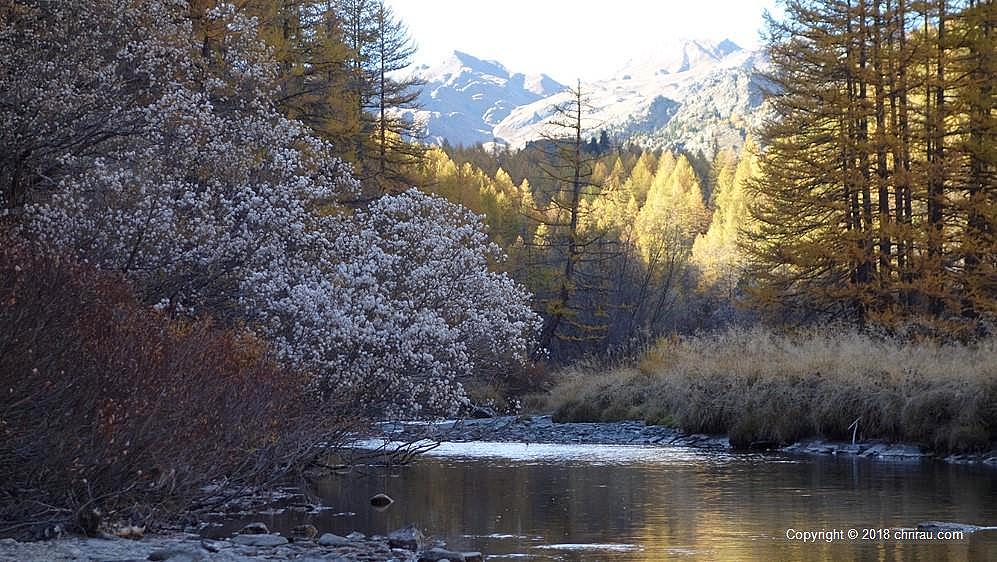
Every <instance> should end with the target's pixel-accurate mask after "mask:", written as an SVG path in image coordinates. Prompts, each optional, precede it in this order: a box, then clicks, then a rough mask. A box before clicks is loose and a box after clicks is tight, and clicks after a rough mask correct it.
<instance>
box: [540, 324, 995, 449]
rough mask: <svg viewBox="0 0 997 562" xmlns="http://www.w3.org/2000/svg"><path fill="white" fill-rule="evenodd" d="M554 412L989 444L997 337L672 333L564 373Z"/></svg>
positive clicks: (758, 434)
mask: <svg viewBox="0 0 997 562" xmlns="http://www.w3.org/2000/svg"><path fill="white" fill-rule="evenodd" d="M548 407H549V408H552V409H553V410H554V411H555V418H556V419H558V420H561V421H611V420H618V419H642V420H644V421H646V422H647V423H650V424H662V425H669V426H674V427H678V428H681V429H682V430H684V431H688V432H697V433H717V434H718V433H726V434H728V435H729V436H730V439H731V443H732V444H733V445H735V446H748V445H750V444H751V443H752V442H756V441H774V442H778V443H791V442H793V441H796V440H799V439H802V438H807V437H822V438H827V439H840V440H846V439H850V438H851V430H850V429H849V425H851V423H852V422H853V421H854V420H855V419H857V418H861V420H860V422H859V437H860V438H862V439H883V440H887V441H904V442H911V443H918V444H921V445H924V446H925V447H928V448H930V449H932V450H936V451H939V452H956V451H977V450H983V449H985V448H988V447H992V446H993V441H994V435H995V429H997V339H995V338H990V339H986V340H981V341H978V342H975V343H973V344H959V343H937V342H932V341H918V342H911V341H905V340H902V339H900V338H891V337H885V336H874V335H868V334H863V333H860V332H858V331H856V330H853V329H848V328H842V327H839V326H830V327H827V326H825V327H822V328H813V329H810V330H807V331H803V332H798V333H794V334H780V333H776V332H773V331H770V330H766V329H763V328H753V329H732V330H729V331H726V332H719V333H713V334H706V335H699V336H691V337H683V338H666V339H663V340H661V341H659V342H658V343H657V344H656V345H654V346H652V347H651V348H650V349H649V350H648V351H647V352H646V353H644V354H643V355H642V356H641V357H640V358H639V359H638V360H637V361H634V362H632V364H630V365H617V366H601V365H598V364H595V363H586V364H582V365H578V366H574V367H571V368H569V369H567V370H566V371H564V372H562V373H561V379H560V382H559V383H558V384H557V385H556V386H555V387H554V389H553V390H552V391H551V393H550V396H549V398H548Z"/></svg>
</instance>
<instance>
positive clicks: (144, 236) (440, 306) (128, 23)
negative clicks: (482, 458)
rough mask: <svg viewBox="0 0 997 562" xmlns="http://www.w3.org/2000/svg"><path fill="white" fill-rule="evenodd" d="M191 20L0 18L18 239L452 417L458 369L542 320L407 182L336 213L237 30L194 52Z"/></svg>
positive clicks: (63, 12)
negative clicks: (19, 206) (398, 191)
mask: <svg viewBox="0 0 997 562" xmlns="http://www.w3.org/2000/svg"><path fill="white" fill-rule="evenodd" d="M0 10H4V8H0ZM189 10H190V7H189V6H188V4H187V3H186V2H182V1H178V0H177V1H174V0H153V1H150V2H143V3H138V4H136V3H121V2H116V1H113V0H84V1H81V2H75V1H74V2H70V1H68V0H66V1H57V2H23V3H18V4H17V6H16V9H15V10H7V11H4V12H3V13H2V16H3V17H4V18H8V19H9V20H10V21H11V22H12V24H13V25H10V26H5V27H4V28H2V29H0V55H3V57H2V59H0V85H2V86H3V91H4V92H11V96H12V97H11V98H10V99H12V100H13V101H14V102H15V103H13V104H5V105H3V106H0V125H3V126H4V128H3V130H2V131H0V148H2V149H3V150H2V151H0V158H3V159H4V160H3V161H2V162H0V164H2V166H0V172H3V173H4V174H6V173H7V171H9V170H17V171H18V172H17V174H19V175H18V176H17V177H13V179H12V180H11V181H9V182H8V181H4V185H5V187H6V186H12V187H9V188H8V191H9V193H10V200H11V201H14V202H15V203H16V202H17V201H22V200H25V199H26V200H27V201H28V202H29V204H28V205H27V207H26V210H27V212H26V214H25V217H26V220H25V223H24V224H25V230H26V231H27V232H28V233H30V234H32V235H33V236H34V237H35V238H36V239H37V240H40V241H42V242H43V243H45V244H47V245H49V246H51V247H55V248H59V249H60V250H61V251H70V252H72V253H73V255H75V256H76V257H79V258H81V259H83V260H86V261H88V262H90V263H91V264H94V265H96V266H98V267H100V268H102V269H105V270H113V271H117V272H120V273H122V274H125V275H126V276H128V277H129V278H130V279H132V280H134V281H136V282H137V283H136V285H137V287H139V289H140V291H141V295H142V297H143V300H144V301H145V302H146V303H148V304H153V305H156V306H157V307H158V308H161V309H165V310H168V311H172V312H176V313H183V314H188V315H198V314H209V315H212V316H214V317H216V318H221V319H224V320H226V321H229V322H238V323H245V324H247V325H248V326H251V327H254V328H256V329H257V330H258V332H259V333H260V334H261V335H263V336H266V337H268V338H269V339H271V340H272V341H273V343H274V344H275V347H276V348H277V350H278V351H279V353H280V355H281V357H282V360H283V361H285V363H286V365H288V366H290V367H293V368H294V369H296V370H302V371H306V372H308V373H311V374H312V375H313V377H314V382H313V384H312V385H311V388H312V390H313V391H315V392H317V393H319V394H320V395H322V396H325V397H328V398H330V399H335V400H343V401H351V403H350V407H359V408H362V409H364V410H366V411H367V412H369V413H377V414H383V413H401V412H405V413H411V412H443V411H449V410H452V409H454V408H455V407H457V406H459V405H460V404H461V403H462V401H463V400H464V398H463V391H462V388H461V386H460V384H459V380H460V379H461V378H463V377H466V376H468V375H469V374H470V373H472V372H473V371H475V370H476V369H494V368H496V366H497V365H501V364H502V363H503V362H504V361H508V360H521V359H523V358H524V357H525V355H526V353H527V348H528V347H529V346H530V344H531V343H530V342H531V338H532V333H533V332H534V331H535V329H536V327H537V324H538V320H537V317H536V316H535V315H534V314H533V313H532V312H531V311H530V309H529V307H528V302H529V298H528V294H527V293H526V292H525V291H524V290H523V289H522V288H520V287H518V286H516V285H515V284H514V283H513V282H512V281H511V280H510V279H509V278H508V277H506V276H504V275H500V274H496V273H493V272H490V271H489V270H488V263H489V261H490V260H496V259H498V258H499V257H500V255H499V254H500V252H499V250H498V248H497V247H496V246H494V245H493V244H490V243H488V241H487V238H486V235H485V233H484V229H483V226H482V224H481V221H480V219H479V218H478V217H476V216H474V215H473V214H471V213H470V212H468V211H467V210H466V209H464V208H463V207H460V206H458V205H454V204H451V203H447V202H446V201H444V200H442V199H438V198H433V197H429V196H426V195H423V194H421V193H418V192H414V191H413V192H411V193H407V194H404V195H399V196H391V197H385V198H383V199H381V200H379V201H376V202H375V203H373V204H372V205H371V206H370V207H369V208H367V209H363V210H360V211H358V212H356V213H355V214H352V215H351V214H350V213H348V212H346V211H345V210H344V209H342V208H339V207H338V206H337V204H336V201H337V200H338V199H340V198H342V196H343V195H344V194H349V193H352V192H353V191H355V190H356V189H357V188H358V184H357V181H356V180H355V179H354V178H353V176H352V174H351V173H350V170H349V167H348V166H347V165H345V164H344V163H343V162H342V161H340V160H339V159H337V158H336V157H335V156H334V152H333V150H332V147H331V146H330V145H329V144H328V143H326V142H324V141H322V140H319V139H317V138H315V137H314V136H313V135H312V134H311V131H310V130H308V129H307V127H305V126H303V125H302V124H301V123H299V122H297V121H294V120H291V119H287V118H286V117H284V116H283V115H281V114H280V113H279V112H278V111H276V110H275V109H274V103H273V99H274V97H273V96H274V92H272V91H271V84H272V83H273V77H274V63H273V60H272V59H271V57H270V56H269V53H268V52H267V51H266V49H264V48H263V47H261V45H263V43H262V42H261V41H259V40H258V38H257V37H256V35H255V30H254V22H253V21H252V20H250V19H246V18H244V17H242V16H241V15H240V14H239V13H238V12H237V11H236V10H234V9H233V8H231V7H230V6H225V5H222V6H220V7H219V8H217V9H214V10H212V11H211V12H209V13H208V14H207V16H205V17H206V18H208V19H210V20H212V25H213V26H214V27H215V28H218V29H224V30H225V33H222V34H220V37H217V38H215V40H216V41H217V42H218V44H217V45H215V46H214V47H213V48H212V50H211V54H210V55H209V56H204V55H203V54H201V53H202V48H201V47H202V46H201V45H199V44H197V41H196V40H195V36H196V34H195V33H193V27H192V23H191V17H190V13H189ZM5 21H6V20H5ZM11 27H14V28H16V32H12V31H11ZM5 95H6V94H5ZM0 175H2V174H0ZM3 179H4V180H6V179H7V178H6V176H5V177H4V178H3ZM29 195H30V197H28V196H29Z"/></svg>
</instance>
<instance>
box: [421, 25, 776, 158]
mask: <svg viewBox="0 0 997 562" xmlns="http://www.w3.org/2000/svg"><path fill="white" fill-rule="evenodd" d="M763 65H764V59H763V56H762V55H761V54H760V53H757V52H752V51H748V50H745V49H742V48H740V47H738V46H737V45H736V44H734V43H733V42H732V41H730V40H724V41H720V42H712V41H704V40H678V41H670V42H668V43H664V44H662V45H660V46H659V47H658V48H656V49H654V50H653V51H652V52H649V53H645V54H643V55H641V56H638V57H634V58H631V59H630V60H628V61H626V62H625V63H623V64H622V65H621V66H620V69H619V70H618V71H617V72H615V73H613V75H612V76H610V77H608V78H606V79H603V80H596V81H593V82H583V83H582V92H583V94H584V95H585V97H586V99H587V105H588V108H587V109H588V111H587V115H588V117H587V118H588V120H589V121H588V125H590V126H591V128H592V129H593V130H596V129H605V130H607V131H609V132H610V133H611V134H613V135H615V136H617V137H619V138H627V139H631V140H636V141H637V142H640V143H641V144H645V145H647V146H662V147H671V148H684V149H686V150H691V151H697V150H700V151H703V152H704V153H707V154H708V153H711V152H712V150H713V148H715V147H718V146H719V147H724V146H737V145H739V144H740V143H741V142H743V139H744V135H745V134H746V132H747V131H748V130H749V128H750V127H752V126H754V125H756V124H757V122H758V120H759V119H760V114H761V111H760V110H759V108H760V106H761V103H762V93H761V87H762V85H763V84H764V82H763V80H762V78H761V77H760V76H759V75H758V73H757V71H758V70H759V69H760V68H761V67H762V66H763ZM416 73H417V74H418V76H419V77H420V78H422V79H423V80H424V81H425V82H426V85H425V86H424V89H423V92H422V95H421V97H420V102H421V104H422V106H423V109H421V110H420V111H418V112H416V115H414V117H415V118H417V119H420V120H422V121H423V122H424V123H425V125H426V128H427V132H428V137H429V139H428V140H429V141H431V142H442V141H443V139H446V140H448V141H449V142H450V143H451V144H465V145H468V144H473V143H478V142H485V143H487V142H491V141H495V142H498V143H502V144H506V145H508V146H510V147H513V148H519V147H522V146H524V145H525V144H526V143H527V142H529V141H531V140H535V139H537V138H539V137H540V136H541V135H542V134H543V132H544V130H545V128H546V127H547V126H548V125H547V123H548V121H549V119H550V116H551V113H552V109H553V107H554V106H555V105H557V104H563V103H565V102H567V101H568V99H569V97H570V93H569V92H568V91H567V88H565V86H563V85H561V84H559V83H557V82H556V81H555V80H553V79H551V78H550V77H549V76H546V75H540V76H534V77H527V76H524V75H522V74H512V73H510V72H509V71H508V70H507V69H506V68H505V67H504V66H502V65H501V64H499V63H497V62H494V61H483V60H480V59H477V58H474V57H472V56H470V55H467V54H465V53H460V52H454V54H453V55H451V56H450V57H449V58H448V59H447V60H446V61H444V62H443V63H441V64H439V65H436V66H433V67H420V68H419V69H417V70H416Z"/></svg>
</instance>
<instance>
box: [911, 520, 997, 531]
mask: <svg viewBox="0 0 997 562" xmlns="http://www.w3.org/2000/svg"><path fill="white" fill-rule="evenodd" d="M917 530H918V531H935V532H938V531H962V532H963V533H975V532H977V531H997V527H981V526H979V525H968V524H966V523H950V522H948V521H924V522H922V523H918V524H917Z"/></svg>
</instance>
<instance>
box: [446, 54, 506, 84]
mask: <svg viewBox="0 0 997 562" xmlns="http://www.w3.org/2000/svg"><path fill="white" fill-rule="evenodd" d="M450 58H451V59H455V60H456V61H457V62H459V63H460V64H461V65H463V66H466V67H468V68H470V69H471V70H473V71H476V72H481V73H484V74H491V75H494V76H501V77H503V78H507V77H508V76H509V71H508V70H507V69H506V68H505V66H503V65H502V63H500V62H498V61H494V60H485V59H480V58H478V57H476V56H474V55H471V54H468V53H465V52H464V51H458V50H456V49H455V50H454V52H453V53H452V54H451V55H450Z"/></svg>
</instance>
